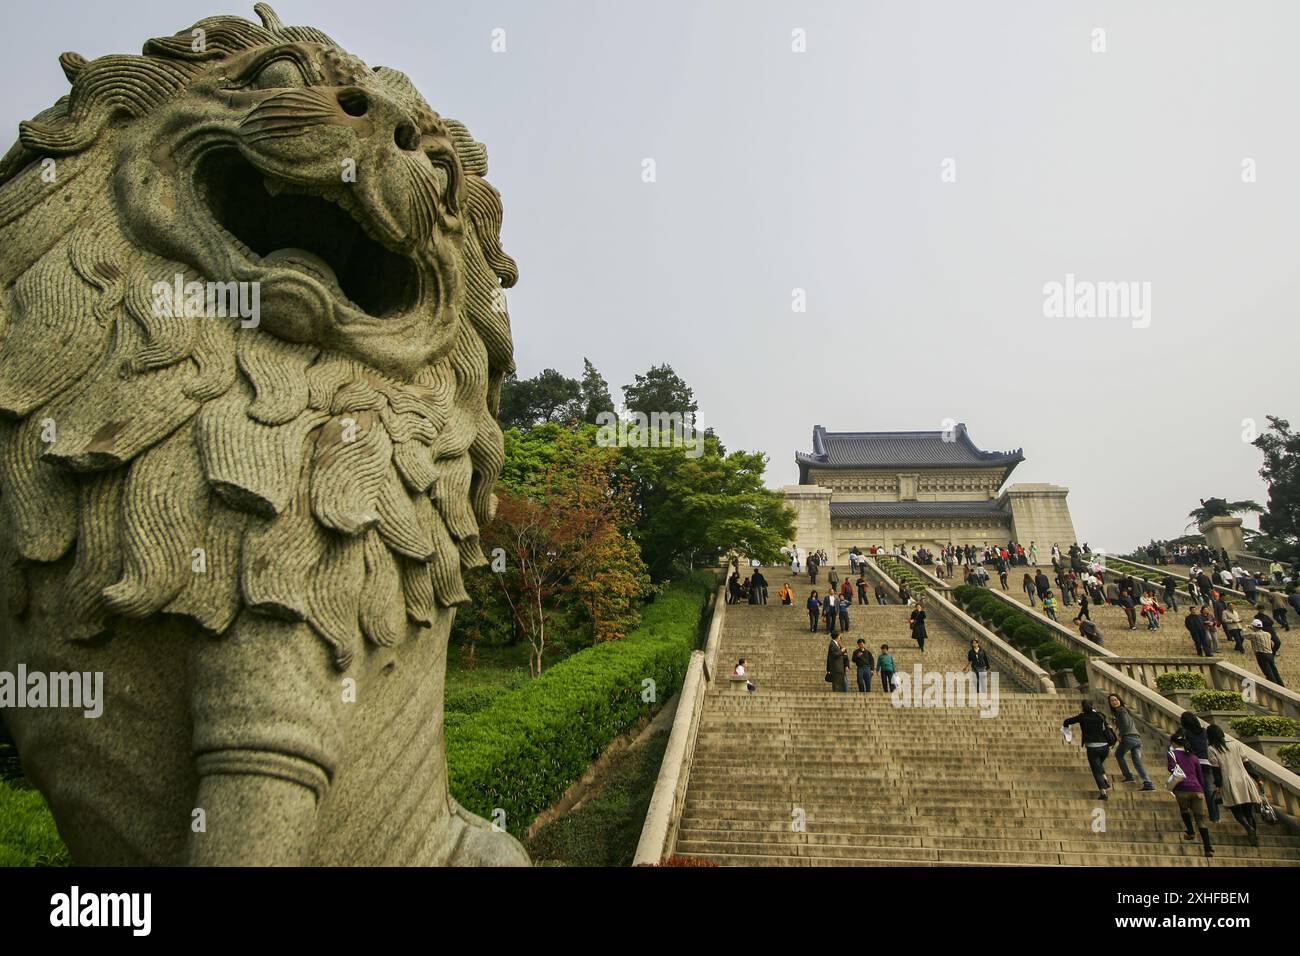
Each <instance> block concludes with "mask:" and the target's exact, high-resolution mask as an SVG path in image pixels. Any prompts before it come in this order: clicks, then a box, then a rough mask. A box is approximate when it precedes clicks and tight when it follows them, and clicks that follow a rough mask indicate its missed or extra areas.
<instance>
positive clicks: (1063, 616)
mask: <svg viewBox="0 0 1300 956" xmlns="http://www.w3.org/2000/svg"><path fill="white" fill-rule="evenodd" d="M1037 570H1038V569H1036V568H1032V567H1031V568H1023V567H1021V568H1016V569H1014V572H1013V573H1011V574H1009V575H1008V579H1007V588H1008V589H1007V590H1006V591H1003V592H1002V593H1004V594H1006V595H1007V597H1010V598H1013V599H1015V600H1016V601H1018V602H1019V603H1021V604H1023V605H1025V606H1026V607H1028V605H1029V596H1028V595H1027V594H1026V593H1025V592H1024V590H1023V589H1022V588H1021V582H1022V579H1023V578H1024V574H1025V572H1026V571H1028V572H1029V573H1030V574H1031V575H1033V574H1034V573H1036V571H1037ZM1042 570H1043V573H1044V574H1046V575H1047V579H1048V580H1049V581H1053V578H1054V572H1053V571H1052V568H1051V566H1050V565H1049V566H1047V567H1045V568H1043V569H1042ZM989 573H990V575H991V577H990V578H989V587H990V588H992V589H994V590H997V591H1002V588H1001V585H1000V584H998V578H997V573H996V572H994V571H993V570H992V569H991V568H990V569H989ZM958 580H961V575H959V576H958ZM1052 593H1053V595H1055V597H1056V601H1057V609H1056V618H1057V620H1058V621H1059V622H1060V623H1061V624H1063V625H1064V626H1065V627H1068V628H1070V629H1071V630H1073V631H1075V632H1076V633H1077V632H1078V628H1077V627H1075V625H1074V624H1073V623H1072V621H1073V620H1074V616H1075V615H1076V614H1078V613H1079V607H1078V605H1077V604H1075V605H1070V606H1064V605H1063V604H1062V603H1061V589H1060V588H1058V587H1057V586H1056V584H1055V582H1054V581H1053V584H1052ZM1156 597H1157V599H1158V600H1159V599H1161V598H1162V597H1163V595H1162V593H1161V592H1160V591H1157V593H1156ZM1035 603H1037V604H1038V607H1037V608H1036V609H1035V610H1036V612H1037V613H1038V614H1040V615H1041V614H1042V613H1043V610H1042V603H1041V602H1038V601H1037V600H1035ZM1161 606H1162V607H1163V606H1164V605H1163V603H1162V605H1161ZM1188 606H1189V605H1188V601H1187V600H1186V596H1185V595H1184V594H1183V593H1182V592H1181V591H1180V592H1179V595H1178V610H1177V611H1174V610H1172V609H1170V610H1167V611H1166V613H1165V614H1164V615H1162V616H1161V618H1160V627H1159V628H1158V629H1156V630H1154V631H1148V630H1147V622H1146V619H1145V618H1144V617H1142V613H1141V609H1140V608H1139V609H1138V614H1137V630H1134V631H1130V630H1129V629H1128V619H1127V617H1125V615H1124V609H1123V608H1120V607H1116V606H1115V605H1113V604H1104V605H1101V606H1098V605H1095V604H1092V603H1091V602H1089V604H1088V614H1089V615H1090V616H1091V618H1092V620H1093V622H1094V623H1096V625H1097V626H1098V627H1099V628H1101V632H1102V636H1103V637H1104V639H1105V642H1106V643H1105V646H1106V648H1107V649H1108V650H1111V651H1114V652H1115V653H1116V654H1119V655H1120V656H1122V657H1195V656H1196V650H1195V648H1194V647H1193V645H1192V636H1191V635H1190V634H1189V633H1188V632H1187V628H1186V627H1184V626H1183V618H1184V617H1186V616H1187V609H1188ZM1235 606H1236V610H1237V613H1238V614H1240V615H1241V623H1242V630H1243V632H1244V631H1245V630H1246V629H1248V628H1249V627H1250V619H1251V618H1252V617H1253V616H1254V611H1253V610H1252V609H1250V608H1249V607H1248V606H1247V605H1246V604H1245V602H1242V601H1238V602H1235ZM1291 633H1294V634H1295V635H1296V641H1295V642H1294V643H1292V642H1291V641H1290V640H1289V639H1288V632H1287V631H1284V630H1281V628H1280V627H1279V629H1278V635H1279V636H1280V637H1281V638H1282V650H1281V652H1280V653H1279V654H1278V655H1277V667H1278V673H1280V674H1281V675H1282V681H1283V683H1285V684H1286V686H1287V687H1290V688H1298V687H1300V630H1296V631H1294V632H1291ZM1245 648H1246V652H1245V653H1244V654H1238V653H1237V652H1236V650H1235V649H1234V645H1233V642H1232V641H1229V640H1226V638H1225V637H1224V635H1223V632H1222V631H1220V632H1219V650H1220V651H1221V654H1220V655H1219V656H1220V657H1221V658H1222V659H1223V660H1225V661H1227V662H1229V663H1232V664H1236V665H1237V666H1238V667H1241V668H1243V669H1244V670H1248V671H1250V672H1251V673H1252V674H1259V673H1260V670H1259V665H1258V664H1256V663H1255V655H1254V653H1252V651H1251V649H1250V642H1249V641H1246V643H1245ZM1261 676H1262V675H1261Z"/></svg>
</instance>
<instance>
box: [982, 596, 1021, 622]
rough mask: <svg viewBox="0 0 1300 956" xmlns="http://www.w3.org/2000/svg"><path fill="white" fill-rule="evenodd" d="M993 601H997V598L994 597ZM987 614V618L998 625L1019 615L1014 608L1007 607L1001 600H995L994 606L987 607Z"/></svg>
mask: <svg viewBox="0 0 1300 956" xmlns="http://www.w3.org/2000/svg"><path fill="white" fill-rule="evenodd" d="M994 601H995V602H997V599H996V598H995V599H994ZM987 616H988V619H989V620H990V621H992V622H993V623H994V624H996V625H997V626H998V627H1001V626H1002V625H1003V624H1004V623H1006V622H1008V621H1010V620H1012V619H1016V618H1019V617H1020V615H1019V614H1018V613H1017V612H1016V609H1015V608H1013V607H1007V606H1006V605H1005V604H1003V603H1001V602H997V603H996V606H995V607H991V608H989V611H988V615H987Z"/></svg>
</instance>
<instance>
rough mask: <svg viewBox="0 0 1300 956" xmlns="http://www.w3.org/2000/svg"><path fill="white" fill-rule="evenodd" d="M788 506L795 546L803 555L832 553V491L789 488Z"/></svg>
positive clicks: (819, 488)
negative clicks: (804, 552) (810, 552)
mask: <svg viewBox="0 0 1300 956" xmlns="http://www.w3.org/2000/svg"><path fill="white" fill-rule="evenodd" d="M784 491H785V506H786V507H787V508H789V509H790V510H791V511H793V512H794V543H795V544H796V545H797V546H798V547H799V548H800V550H803V551H816V550H817V549H819V548H825V549H826V553H827V554H831V553H833V549H834V547H835V541H834V539H833V537H832V534H831V490H830V489H829V488H822V487H820V486H819V485H786V486H785V489H784Z"/></svg>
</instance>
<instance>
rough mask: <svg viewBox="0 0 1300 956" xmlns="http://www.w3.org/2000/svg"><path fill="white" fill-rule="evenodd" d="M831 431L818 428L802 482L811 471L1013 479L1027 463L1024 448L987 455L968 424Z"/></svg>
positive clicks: (803, 463)
mask: <svg viewBox="0 0 1300 956" xmlns="http://www.w3.org/2000/svg"><path fill="white" fill-rule="evenodd" d="M946 434H947V439H948V440H945V432H942V431H933V432H828V431H827V430H826V429H825V428H823V427H822V426H821V425H817V426H816V427H814V428H813V450H812V453H811V454H809V453H805V452H797V453H796V454H795V461H796V462H798V464H799V480H800V481H801V482H805V483H806V482H807V478H808V468H809V467H810V466H811V467H816V468H960V467H968V466H971V465H976V466H985V467H996V466H999V465H1000V466H1004V467H1006V469H1007V473H1008V474H1009V473H1010V471H1011V469H1012V468H1014V467H1015V465H1016V464H1018V463H1019V462H1022V461H1024V460H1025V456H1024V455H1023V454H1022V452H1021V449H1019V448H1017V449H1015V450H1014V451H984V450H983V449H981V448H979V447H977V446H976V445H975V443H974V442H973V441H971V438H970V435H969V434H968V433H967V431H966V426H965V425H957V427H956V428H954V429H953V430H952V431H951V432H949V433H946Z"/></svg>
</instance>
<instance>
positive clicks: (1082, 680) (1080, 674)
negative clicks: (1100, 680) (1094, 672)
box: [1074, 654, 1088, 686]
mask: <svg viewBox="0 0 1300 956" xmlns="http://www.w3.org/2000/svg"><path fill="white" fill-rule="evenodd" d="M1074 679H1075V680H1077V681H1078V682H1079V685H1080V686H1083V685H1085V684H1087V683H1088V657H1087V655H1085V654H1080V655H1079V660H1078V662H1077V663H1076V664H1075V665H1074Z"/></svg>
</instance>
